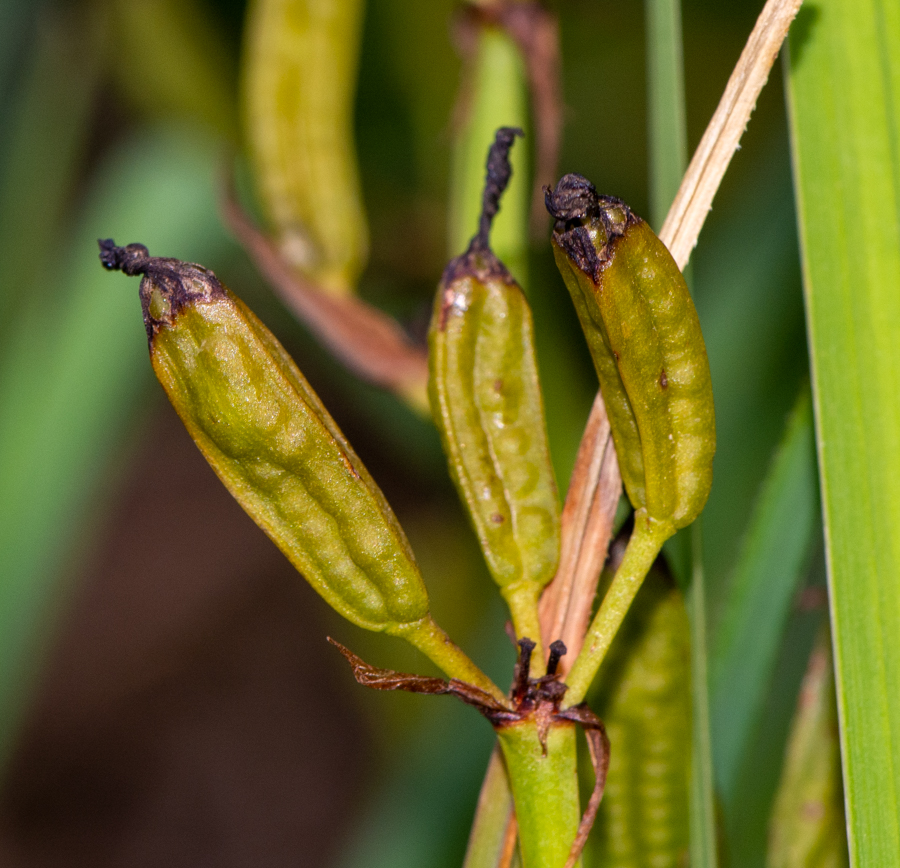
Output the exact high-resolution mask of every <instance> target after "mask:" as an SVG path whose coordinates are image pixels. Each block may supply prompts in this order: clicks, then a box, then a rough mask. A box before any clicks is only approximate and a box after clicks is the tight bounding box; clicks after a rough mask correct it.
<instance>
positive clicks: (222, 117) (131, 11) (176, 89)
mask: <svg viewBox="0 0 900 868" xmlns="http://www.w3.org/2000/svg"><path fill="white" fill-rule="evenodd" d="M109 8H110V12H111V15H110V24H111V26H112V34H111V35H112V39H111V45H110V48H111V60H112V73H113V76H114V80H115V82H116V84H117V86H118V87H119V90H120V92H121V93H122V94H123V95H124V96H125V98H126V99H127V100H128V102H129V103H130V104H131V105H132V106H134V107H135V108H137V109H138V111H140V112H141V114H143V115H145V116H146V117H147V118H148V119H150V120H155V121H159V120H161V119H166V120H171V119H175V120H179V121H182V122H189V123H194V124H199V125H201V126H203V127H204V128H205V130H204V131H205V132H207V133H216V134H218V135H221V136H223V137H225V138H227V139H231V140H236V138H237V100H236V97H237V81H236V74H235V73H236V70H235V64H234V61H233V58H232V57H231V56H230V54H229V51H228V46H227V44H226V43H225V40H224V39H223V34H222V32H221V28H220V26H219V22H218V21H217V20H216V18H215V17H214V16H213V15H212V14H211V12H210V9H209V7H208V4H207V3H205V2H201V0H109Z"/></svg>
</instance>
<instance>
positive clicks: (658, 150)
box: [644, 0, 687, 232]
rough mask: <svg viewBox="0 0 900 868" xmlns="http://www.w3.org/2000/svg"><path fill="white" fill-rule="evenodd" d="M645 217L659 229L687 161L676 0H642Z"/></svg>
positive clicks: (679, 16) (679, 15)
mask: <svg viewBox="0 0 900 868" xmlns="http://www.w3.org/2000/svg"><path fill="white" fill-rule="evenodd" d="M644 8H645V11H646V15H647V102H648V113H647V114H648V133H649V146H650V222H651V223H652V225H653V228H654V230H655V231H657V232H658V231H659V229H660V227H661V226H662V224H663V220H665V218H666V213H667V212H668V210H669V206H670V205H671V204H672V200H673V199H674V198H675V194H676V193H677V192H678V187H679V185H680V184H681V177H682V175H684V170H685V167H686V166H687V133H686V131H685V117H684V115H685V111H684V61H683V59H682V48H681V4H680V3H679V0H646V3H645V4H644Z"/></svg>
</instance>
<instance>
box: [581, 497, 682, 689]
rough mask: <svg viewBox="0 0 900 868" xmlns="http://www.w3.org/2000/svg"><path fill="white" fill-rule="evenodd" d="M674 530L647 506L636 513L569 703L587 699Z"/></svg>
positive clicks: (591, 630)
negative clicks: (653, 517)
mask: <svg viewBox="0 0 900 868" xmlns="http://www.w3.org/2000/svg"><path fill="white" fill-rule="evenodd" d="M673 532H674V528H673V527H672V525H671V524H669V523H665V524H664V523H662V522H656V521H653V520H652V519H650V518H649V516H648V515H647V512H646V510H644V509H639V510H638V511H637V512H636V513H635V516H634V532H633V533H632V535H631V539H630V540H629V541H628V548H627V549H626V550H625V557H624V558H623V559H622V563H621V564H620V565H619V569H618V570H616V574H615V576H614V577H613V580H612V584H611V585H610V587H609V590H608V591H607V592H606V596H605V597H604V598H603V602H602V603H601V604H600V608H599V610H598V611H597V614H596V615H595V616H594V620H593V622H592V623H591V626H590V628H589V629H588V632H587V635H586V636H585V639H584V647H583V648H582V649H581V653H580V654H579V655H578V659H577V660H576V661H575V665H574V666H573V667H572V669H571V670H570V671H569V675H568V677H567V678H566V683H567V684H568V686H569V689H568V691H567V692H566V699H565V701H566V705H568V706H572V705H578V703H579V702H582V701H583V700H584V697H585V694H587V691H588V688H589V687H590V686H591V682H592V681H593V680H594V676H595V675H596V674H597V670H598V669H599V668H600V664H601V663H602V662H603V658H604V657H605V656H606V652H607V651H608V650H609V646H610V643H611V642H612V640H613V638H614V637H615V635H616V632H617V631H618V629H619V627H620V626H621V624H622V621H623V620H624V618H625V615H626V614H627V613H628V608H629V606H631V601H632V600H633V599H634V596H635V594H637V592H638V589H639V588H640V587H641V582H643V581H644V577H645V576H646V575H647V573H648V572H649V571H650V567H652V566H653V562H654V561H655V560H656V557H657V555H658V554H659V552H660V549H662V545H663V543H664V542H665V541H666V540H667V539H668V538H669V537H670V536H672V533H673Z"/></svg>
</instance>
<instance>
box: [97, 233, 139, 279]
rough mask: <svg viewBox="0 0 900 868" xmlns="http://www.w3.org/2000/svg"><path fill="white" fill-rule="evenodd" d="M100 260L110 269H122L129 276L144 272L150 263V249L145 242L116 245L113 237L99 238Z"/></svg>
mask: <svg viewBox="0 0 900 868" xmlns="http://www.w3.org/2000/svg"><path fill="white" fill-rule="evenodd" d="M97 244H99V245H100V262H101V263H103V267H104V268H105V269H107V270H108V271H121V272H123V273H124V274H127V275H128V276H129V277H134V276H135V275H138V274H144V272H146V270H147V267H148V265H149V264H150V251H149V250H147V248H146V247H144V245H143V244H129V245H127V246H126V247H116V242H115V241H113V240H112V238H101V239H98V241H97Z"/></svg>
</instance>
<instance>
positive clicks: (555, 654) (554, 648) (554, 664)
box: [547, 639, 568, 675]
mask: <svg viewBox="0 0 900 868" xmlns="http://www.w3.org/2000/svg"><path fill="white" fill-rule="evenodd" d="M567 650H568V649H567V648H566V643H565V642H563V640H562V639H557V640H556V641H555V642H551V643H550V656H549V657H548V658H547V674H548V675H556V670H557V668H558V667H559V661H560V658H561V657H565V656H566V651H567Z"/></svg>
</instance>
